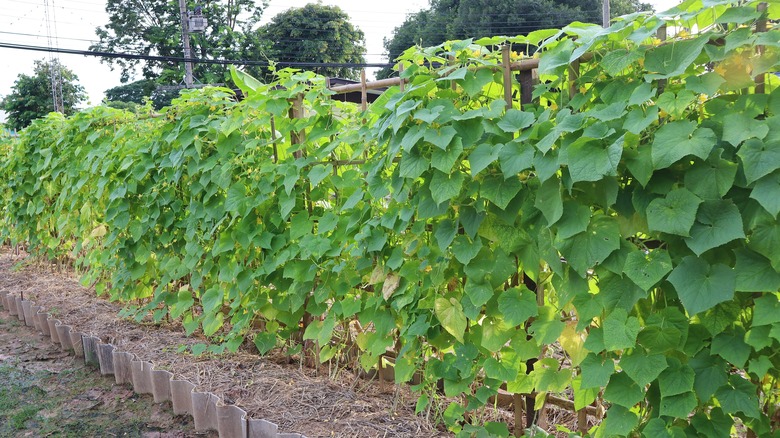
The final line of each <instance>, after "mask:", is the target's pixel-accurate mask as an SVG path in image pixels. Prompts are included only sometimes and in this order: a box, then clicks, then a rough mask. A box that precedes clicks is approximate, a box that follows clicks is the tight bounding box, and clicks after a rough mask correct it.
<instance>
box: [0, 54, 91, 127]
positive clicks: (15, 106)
mask: <svg viewBox="0 0 780 438" xmlns="http://www.w3.org/2000/svg"><path fill="white" fill-rule="evenodd" d="M53 62H54V64H53V67H54V68H55V69H59V70H60V77H61V78H62V100H63V107H64V109H65V114H66V115H70V114H73V113H74V112H76V109H75V107H76V105H78V104H79V103H80V102H83V101H85V100H86V99H87V95H86V92H85V91H84V87H82V86H81V85H79V84H78V80H79V78H78V77H77V76H76V75H75V74H73V72H72V71H70V70H68V69H67V68H65V67H64V66H62V65H61V64H60V63H59V62H58V61H53ZM51 72H52V64H50V63H49V62H47V61H46V60H39V61H35V67H34V71H33V74H32V76H28V75H26V74H20V75H19V76H17V79H16V82H14V86H13V87H12V88H11V94H8V95H7V96H5V97H4V98H3V100H2V102H0V107H2V109H3V110H5V112H6V113H8V120H7V122H6V124H7V126H8V127H9V128H11V129H17V130H18V129H22V128H24V127H26V126H27V125H29V124H30V123H31V122H32V121H33V120H35V119H37V118H39V117H43V116H45V115H46V114H48V113H50V112H51V111H53V110H54V101H53V100H52V95H51Z"/></svg>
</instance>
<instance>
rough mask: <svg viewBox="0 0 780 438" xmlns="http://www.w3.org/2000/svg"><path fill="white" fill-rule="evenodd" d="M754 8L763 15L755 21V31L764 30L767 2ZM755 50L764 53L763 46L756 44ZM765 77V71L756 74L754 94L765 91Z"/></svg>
mask: <svg viewBox="0 0 780 438" xmlns="http://www.w3.org/2000/svg"><path fill="white" fill-rule="evenodd" d="M756 10H757V11H758V12H759V13H761V15H764V16H763V17H761V19H759V20H758V21H757V22H756V33H758V32H766V16H765V14H766V10H767V4H766V2H761V3H759V4H758V6H756ZM756 50H757V51H758V54H759V56H760V55H762V54H763V53H764V46H758V47H756ZM765 77H766V73H761V74H760V75H758V76H756V94H764V93H766V84H765V82H764V81H765Z"/></svg>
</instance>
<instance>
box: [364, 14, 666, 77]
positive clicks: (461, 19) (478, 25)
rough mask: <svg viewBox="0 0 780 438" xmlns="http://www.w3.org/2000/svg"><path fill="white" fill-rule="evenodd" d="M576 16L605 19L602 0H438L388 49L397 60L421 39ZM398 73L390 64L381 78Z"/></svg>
mask: <svg viewBox="0 0 780 438" xmlns="http://www.w3.org/2000/svg"><path fill="white" fill-rule="evenodd" d="M612 6H613V7H612V10H611V12H612V16H618V15H624V14H628V13H631V12H636V11H638V10H652V7H651V6H650V5H649V4H647V3H640V2H639V0H612ZM572 21H582V22H586V23H601V0H500V1H495V0H432V1H431V5H430V8H428V9H426V10H422V11H419V12H417V13H414V14H411V15H409V17H408V18H407V19H406V21H404V23H403V24H401V25H400V26H398V27H396V28H395V29H394V30H393V35H392V36H391V37H390V38H389V39H388V38H385V50H386V51H387V53H388V55H389V59H391V60H393V59H395V58H396V57H398V55H400V54H401V53H402V52H403V51H404V50H406V49H408V48H409V47H412V46H414V45H415V44H420V45H423V46H435V45H438V44H441V43H443V42H444V41H447V40H455V39H466V38H481V37H487V36H497V35H507V36H515V35H523V34H527V33H530V32H533V31H535V30H538V29H547V28H559V27H562V26H565V25H567V24H569V23H571V22H572ZM392 73H393V71H392V69H390V68H385V69H383V70H380V71H379V73H378V74H377V77H378V78H385V77H388V76H390V75H392Z"/></svg>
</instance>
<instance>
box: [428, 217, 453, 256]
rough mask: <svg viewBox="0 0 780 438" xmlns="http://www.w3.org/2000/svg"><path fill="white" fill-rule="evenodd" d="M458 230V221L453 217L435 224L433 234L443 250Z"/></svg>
mask: <svg viewBox="0 0 780 438" xmlns="http://www.w3.org/2000/svg"><path fill="white" fill-rule="evenodd" d="M457 232H458V223H457V222H456V221H454V220H452V219H444V220H442V221H441V222H439V223H438V224H436V226H435V231H434V233H433V236H434V237H435V238H436V243H437V244H438V245H439V249H440V250H442V252H444V251H446V250H447V248H448V247H449V246H450V244H451V243H452V240H453V239H454V238H455V234H457Z"/></svg>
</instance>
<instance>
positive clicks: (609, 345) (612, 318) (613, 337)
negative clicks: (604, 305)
mask: <svg viewBox="0 0 780 438" xmlns="http://www.w3.org/2000/svg"><path fill="white" fill-rule="evenodd" d="M603 328H604V347H605V348H606V350H607V351H616V350H625V349H626V348H631V347H634V346H635V345H636V336H637V335H638V334H639V330H640V329H641V326H640V324H639V320H638V319H636V317H633V316H628V313H627V312H626V311H625V310H624V309H622V308H617V309H615V310H613V311H612V313H610V314H609V315H608V316H607V317H606V318H605V319H604V322H603Z"/></svg>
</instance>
